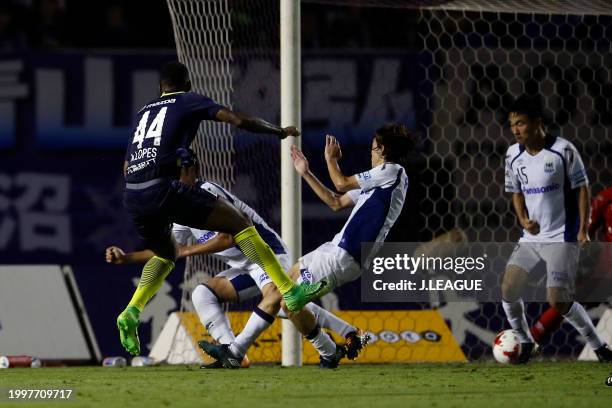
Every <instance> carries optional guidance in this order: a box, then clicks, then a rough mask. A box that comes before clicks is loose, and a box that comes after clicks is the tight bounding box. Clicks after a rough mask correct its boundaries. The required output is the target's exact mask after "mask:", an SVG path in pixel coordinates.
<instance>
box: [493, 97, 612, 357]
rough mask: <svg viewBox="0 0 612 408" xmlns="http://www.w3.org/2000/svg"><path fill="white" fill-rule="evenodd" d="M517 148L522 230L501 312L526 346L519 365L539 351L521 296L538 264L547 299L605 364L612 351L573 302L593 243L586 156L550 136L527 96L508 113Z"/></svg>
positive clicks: (514, 189)
mask: <svg viewBox="0 0 612 408" xmlns="http://www.w3.org/2000/svg"><path fill="white" fill-rule="evenodd" d="M509 121H510V128H511V130H512V133H513V135H514V136H515V138H516V141H517V143H515V144H513V145H512V146H510V147H509V148H508V152H507V153H506V170H505V179H506V180H505V184H506V186H505V190H506V192H509V193H512V203H513V206H514V209H515V211H516V215H517V218H518V220H519V223H520V225H521V226H522V227H523V233H522V237H521V239H520V240H519V244H518V245H517V247H516V249H515V250H514V252H513V253H512V255H511V256H510V259H509V260H508V264H507V267H506V271H505V274H504V279H503V283H502V305H503V308H504V311H505V312H506V316H507V318H508V322H509V323H510V325H511V326H512V328H513V329H515V330H517V332H518V334H519V338H520V340H521V343H522V352H521V356H520V358H519V362H522V363H525V362H527V361H528V360H529V358H530V357H531V355H532V354H533V352H534V350H535V349H537V347H536V344H535V341H534V339H533V337H532V335H531V333H530V330H529V326H528V325H527V320H526V318H525V312H524V306H523V301H522V299H521V297H520V291H521V289H522V288H523V286H524V285H525V283H526V282H527V278H528V274H529V273H530V272H531V271H532V270H534V269H535V267H536V265H537V264H538V263H539V262H541V261H544V262H545V263H546V273H547V281H546V291H547V299H548V302H549V303H550V305H551V306H552V307H554V308H555V309H556V310H557V311H558V312H559V313H560V314H562V315H563V317H564V318H565V320H566V321H567V322H569V323H570V324H571V325H572V326H574V328H575V329H576V330H577V331H578V332H579V333H580V334H581V335H582V336H583V337H584V338H585V340H586V341H587V343H588V344H589V345H591V347H592V348H593V350H595V353H596V354H597V356H598V357H599V359H600V360H601V361H612V352H611V351H610V349H609V348H608V346H607V345H606V344H605V343H604V342H603V341H602V340H601V338H600V337H599V335H598V334H597V331H596V330H595V327H594V326H593V322H592V321H591V319H590V317H589V315H588V314H587V312H586V310H585V309H584V307H583V306H582V305H581V304H580V303H578V302H575V301H574V294H575V281H576V271H577V267H578V255H579V247H578V244H579V243H585V242H588V241H589V235H588V221H589V205H590V191H589V186H588V178H587V174H586V170H585V168H584V165H583V163H582V159H581V158H580V154H579V153H578V151H577V150H576V148H575V147H574V145H572V144H571V143H570V142H569V141H567V140H565V139H563V138H561V137H557V136H553V135H551V134H547V133H546V132H545V131H544V128H543V125H542V105H541V101H540V100H539V98H538V97H530V96H522V97H520V98H519V99H517V100H516V101H515V102H514V103H513V105H512V106H511V108H510V114H509Z"/></svg>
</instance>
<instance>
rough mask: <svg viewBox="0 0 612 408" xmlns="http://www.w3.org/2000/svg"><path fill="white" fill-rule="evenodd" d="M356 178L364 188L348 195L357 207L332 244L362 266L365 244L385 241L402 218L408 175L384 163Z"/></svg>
mask: <svg viewBox="0 0 612 408" xmlns="http://www.w3.org/2000/svg"><path fill="white" fill-rule="evenodd" d="M355 176H356V177H357V181H358V183H359V187H361V189H358V190H352V191H349V192H348V193H347V194H349V196H350V197H351V199H352V200H353V202H354V203H355V207H354V208H353V211H352V212H351V215H350V216H349V219H348V220H347V221H346V223H345V224H344V227H343V228H342V230H341V231H340V232H339V233H338V234H336V236H335V237H334V239H333V240H332V243H333V244H334V245H337V246H338V247H340V248H343V249H344V250H345V251H346V252H348V253H349V255H351V256H352V257H353V258H354V259H355V260H356V261H357V262H358V263H359V261H360V259H361V243H362V242H383V241H384V240H385V238H386V237H387V234H388V233H389V230H390V229H391V226H393V223H395V221H396V220H397V217H399V215H400V213H401V211H402V207H403V206H404V200H405V199H406V192H407V191H408V176H406V171H405V170H404V168H403V167H402V166H400V165H399V164H395V163H383V164H381V165H379V166H376V167H374V168H373V169H371V170H368V171H365V172H363V173H359V174H356V175H355Z"/></svg>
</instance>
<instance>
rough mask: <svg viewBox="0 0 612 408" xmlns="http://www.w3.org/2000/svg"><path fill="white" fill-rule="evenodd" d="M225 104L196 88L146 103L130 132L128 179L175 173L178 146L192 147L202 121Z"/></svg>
mask: <svg viewBox="0 0 612 408" xmlns="http://www.w3.org/2000/svg"><path fill="white" fill-rule="evenodd" d="M223 108H224V106H222V105H219V104H218V103H216V102H215V101H213V100H212V99H210V98H208V97H206V96H203V95H200V94H197V93H194V92H175V93H170V94H164V95H162V96H161V97H160V98H158V99H156V100H154V101H151V102H149V103H148V104H147V105H145V106H144V107H143V108H142V109H141V110H140V111H139V112H138V114H137V115H136V119H135V124H134V129H133V131H132V134H131V135H130V142H129V144H128V147H127V151H126V155H125V160H126V162H127V174H126V181H128V182H132V183H139V182H143V181H147V180H150V179H154V178H157V177H162V176H172V175H174V174H173V171H174V170H176V168H175V167H176V164H175V163H176V160H177V150H178V149H179V148H188V147H189V146H190V145H191V142H192V141H193V139H194V137H195V135H196V132H197V130H198V127H199V125H200V122H201V121H203V120H215V116H216V114H217V112H218V111H219V110H220V109H223ZM177 173H178V171H177Z"/></svg>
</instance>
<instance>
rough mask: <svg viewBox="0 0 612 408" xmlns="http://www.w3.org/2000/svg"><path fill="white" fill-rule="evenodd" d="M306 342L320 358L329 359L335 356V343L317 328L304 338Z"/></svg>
mask: <svg viewBox="0 0 612 408" xmlns="http://www.w3.org/2000/svg"><path fill="white" fill-rule="evenodd" d="M306 338H307V339H308V341H309V342H310V343H312V345H313V346H314V348H315V349H316V350H317V351H318V352H319V354H320V355H321V357H323V358H326V357H331V356H333V355H334V354H336V343H334V341H333V340H332V338H331V337H329V334H327V333H325V332H324V331H323V330H321V328H320V327H319V326H317V328H316V329H315V330H313V332H312V333H311V334H309V335H308V336H306Z"/></svg>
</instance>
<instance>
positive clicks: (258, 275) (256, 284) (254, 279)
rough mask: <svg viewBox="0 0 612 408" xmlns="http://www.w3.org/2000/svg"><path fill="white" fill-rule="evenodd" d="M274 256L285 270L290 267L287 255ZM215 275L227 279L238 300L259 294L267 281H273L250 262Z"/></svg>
mask: <svg viewBox="0 0 612 408" xmlns="http://www.w3.org/2000/svg"><path fill="white" fill-rule="evenodd" d="M276 257H277V258H278V262H279V263H280V264H281V266H282V267H283V269H284V270H285V271H288V270H289V268H291V259H290V258H289V255H287V254H280V255H279V254H277V255H276ZM215 277H219V278H225V279H227V280H229V281H230V283H231V284H232V286H234V289H235V290H236V293H237V294H238V300H239V301H243V300H247V299H251V298H254V297H255V296H258V295H261V290H262V289H263V287H264V286H266V285H267V284H268V283H273V282H272V279H270V277H269V276H268V274H267V273H266V272H264V270H263V269H261V268H260V267H259V265H257V264H250V265H248V266H246V267H243V268H229V269H226V270H224V271H223V272H221V273H219V274H217V275H216V276H215Z"/></svg>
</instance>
